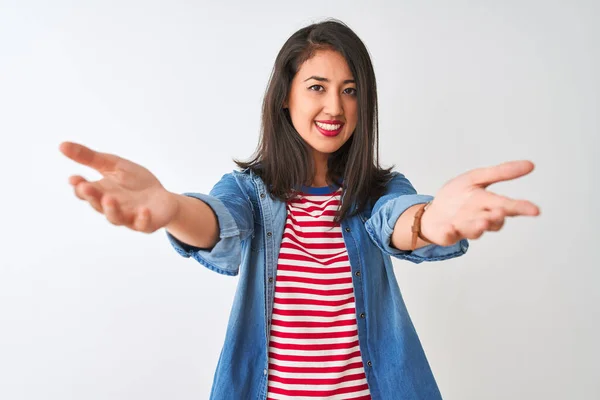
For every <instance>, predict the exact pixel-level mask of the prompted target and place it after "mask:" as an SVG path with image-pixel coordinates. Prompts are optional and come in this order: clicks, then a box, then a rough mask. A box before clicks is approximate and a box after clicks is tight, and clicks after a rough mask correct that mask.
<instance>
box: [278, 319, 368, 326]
mask: <svg viewBox="0 0 600 400" xmlns="http://www.w3.org/2000/svg"><path fill="white" fill-rule="evenodd" d="M271 324H272V325H277V326H283V327H286V328H335V327H340V326H352V325H355V324H356V321H354V320H353V319H343V320H341V321H326V322H320V321H281V320H278V319H273V320H272V321H271Z"/></svg>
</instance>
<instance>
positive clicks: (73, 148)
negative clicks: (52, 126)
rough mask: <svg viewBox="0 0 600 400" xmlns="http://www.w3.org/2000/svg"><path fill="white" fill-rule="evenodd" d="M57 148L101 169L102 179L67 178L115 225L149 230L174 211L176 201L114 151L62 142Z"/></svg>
mask: <svg viewBox="0 0 600 400" xmlns="http://www.w3.org/2000/svg"><path fill="white" fill-rule="evenodd" d="M60 151H61V152H62V153H63V154H64V155H65V156H67V157H68V158H70V159H71V160H73V161H75V162H77V163H79V164H83V165H86V166H88V167H91V168H93V169H95V170H96V171H98V172H100V173H101V174H102V176H103V178H102V179H100V180H99V181H95V182H90V181H87V180H86V179H85V178H83V177H81V176H79V175H73V176H71V177H70V178H69V183H70V184H71V185H72V186H73V188H74V190H75V195H76V196H77V197H79V198H80V199H82V200H85V201H87V202H89V203H90V205H91V206H92V207H93V208H94V209H95V210H96V211H98V212H99V213H102V214H104V215H105V216H106V219H107V220H108V221H109V222H111V223H112V224H114V225H123V226H126V227H128V228H130V229H133V230H135V231H140V232H145V233H152V232H154V231H156V230H158V229H160V228H162V227H164V226H166V225H167V224H168V223H169V222H170V221H171V219H172V218H173V217H174V215H175V214H176V212H177V201H176V200H175V199H174V198H173V196H172V193H170V192H168V191H167V190H166V189H165V188H164V187H163V186H162V185H161V183H160V182H159V181H158V179H157V178H156V177H155V176H154V175H153V174H152V173H151V172H150V171H148V170H147V169H146V168H144V167H142V166H141V165H138V164H135V163H133V162H131V161H129V160H126V159H124V158H121V157H119V156H116V155H114V154H107V153H100V152H97V151H94V150H92V149H90V148H88V147H85V146H83V145H80V144H77V143H72V142H63V143H61V145H60Z"/></svg>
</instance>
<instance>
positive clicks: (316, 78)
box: [304, 75, 356, 83]
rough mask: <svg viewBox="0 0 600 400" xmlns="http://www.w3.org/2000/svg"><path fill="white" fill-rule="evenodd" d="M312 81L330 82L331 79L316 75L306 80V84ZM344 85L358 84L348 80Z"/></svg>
mask: <svg viewBox="0 0 600 400" xmlns="http://www.w3.org/2000/svg"><path fill="white" fill-rule="evenodd" d="M311 79H314V80H315V81H319V82H329V79H327V78H323V77H322V76H315V75H313V76H311V77H310V78H308V79H305V80H304V82H306V81H308V80H311ZM343 83H356V82H354V79H346V80H345V81H344V82H343Z"/></svg>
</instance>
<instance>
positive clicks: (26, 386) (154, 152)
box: [0, 0, 600, 400]
mask: <svg viewBox="0 0 600 400" xmlns="http://www.w3.org/2000/svg"><path fill="white" fill-rule="evenodd" d="M550 3H551V4H550ZM599 16H600V5H599V4H598V2H595V1H569V2H567V1H562V2H546V1H541V0H540V1H534V0H526V1H516V0H512V1H503V2H497V1H490V0H488V1H478V2H476V1H464V0H459V1H453V2H445V1H430V2H427V4H424V2H418V1H404V2H392V1H389V2H379V3H377V2H374V1H369V2H365V1H356V2H350V1H336V2H327V3H324V2H321V1H303V2H296V3H293V4H292V3H288V2H282V1H272V2H270V3H268V2H265V1H254V2H242V1H238V2H221V3H219V4H218V5H217V4H216V2H208V1H206V2H201V1H196V2H191V1H166V0H164V1H134V0H121V1H100V0H96V1H86V2H83V1H77V2H75V1H66V0H56V1H53V2H51V4H50V3H48V2H43V1H8V0H0V151H1V154H2V156H1V157H0V179H1V182H2V189H1V195H0V201H1V209H2V211H3V212H2V222H3V224H2V225H3V226H2V231H1V233H0V235H1V241H0V247H1V249H2V252H1V256H0V324H1V325H0V398H1V399H6V400H22V399H27V400H33V399H35V400H37V399H52V400H55V399H56V400H58V399H61V400H66V399H86V400H95V399H111V400H117V399H119V400H120V399H123V400H125V399H144V400H154V399H204V398H208V394H209V390H210V386H211V383H212V375H213V371H214V368H215V365H216V362H217V358H218V355H219V351H220V348H221V345H222V342H223V338H224V332H225V327H226V322H227V318H228V314H229V309H230V306H231V302H232V298H233V293H234V290H235V286H236V283H237V279H236V278H231V277H225V276H220V275H217V274H215V273H213V272H211V271H209V270H207V269H205V268H204V267H202V266H201V265H200V264H197V263H196V262H195V261H193V260H190V259H184V258H182V257H180V256H178V255H177V254H176V253H175V252H174V251H173V250H171V248H170V245H169V244H168V242H167V239H166V236H165V234H164V231H159V232H156V233H155V234H152V235H145V234H141V233H135V232H131V231H128V230H126V229H125V228H117V227H114V226H112V225H111V224H110V223H108V222H107V221H106V220H105V219H104V217H103V216H101V215H100V214H98V213H96V212H95V211H94V210H93V209H92V208H91V207H90V206H89V205H88V204H86V203H84V202H82V201H80V200H78V199H77V198H76V197H75V196H74V195H73V192H72V190H71V187H70V186H69V185H68V183H67V179H68V176H69V175H71V174H82V175H84V176H86V177H88V178H93V179H97V178H98V175H97V174H96V173H94V172H93V171H91V170H88V169H86V168H83V167H79V166H77V165H75V164H74V163H73V162H71V161H70V160H68V159H66V158H65V157H64V156H62V154H60V153H59V151H58V145H59V144H60V142H61V141H63V140H72V141H77V142H81V143H84V144H86V145H88V146H90V147H92V148H94V149H97V150H101V151H107V152H112V153H116V154H119V155H121V156H124V157H126V158H129V159H132V160H134V161H136V162H138V163H140V164H142V165H144V166H146V167H148V168H149V169H150V170H151V171H153V172H154V173H155V174H156V175H157V176H158V177H159V179H161V181H162V183H163V184H164V185H165V186H166V187H167V188H168V189H169V190H171V191H174V192H184V191H199V192H208V191H209V190H210V189H211V187H212V185H213V184H214V183H215V182H216V181H217V180H218V179H219V178H220V177H221V175H223V174H224V173H226V172H229V171H231V170H232V169H233V168H234V164H233V162H232V161H231V158H232V157H242V158H246V157H248V156H250V155H251V153H252V151H253V150H254V148H255V145H256V143H257V139H258V133H259V121H260V103H261V99H262V95H263V93H264V90H265V87H266V83H267V79H268V77H269V74H270V71H271V68H272V64H273V61H274V59H275V56H276V54H277V52H278V51H279V48H280V47H281V45H283V43H284V41H285V40H286V39H287V38H288V37H289V36H290V35H291V34H292V33H293V32H294V31H296V30H297V29H299V28H300V27H302V26H304V25H306V24H308V23H311V22H313V21H318V20H320V19H321V18H323V17H335V18H339V19H341V20H342V21H344V22H346V23H347V24H349V25H350V27H351V28H353V29H354V30H355V31H356V33H357V34H358V35H359V36H360V37H361V38H362V39H363V41H364V42H365V43H366V45H367V47H368V48H369V51H370V52H371V54H372V57H373V62H374V64H375V69H376V74H377V79H378V85H379V100H380V123H381V158H382V162H383V164H384V165H391V164H396V166H397V170H399V171H401V172H403V173H405V174H406V175H407V177H408V178H409V179H410V180H411V181H412V182H413V184H414V185H415V187H416V188H417V190H418V191H419V192H422V193H428V194H435V192H436V191H437V189H438V188H440V187H441V185H442V184H443V183H444V182H445V181H447V180H448V179H450V178H451V177H453V176H455V175H457V174H459V173H461V172H463V171H466V170H468V169H471V168H475V167H479V166H484V165H492V164H496V163H499V162H502V161H507V160H512V159H522V158H526V159H530V160H532V161H534V162H535V163H536V170H535V171H534V172H533V173H532V174H531V175H529V176H527V177H525V178H523V179H521V180H518V181H514V182H506V183H502V184H498V185H495V186H492V189H493V190H496V191H497V192H499V193H501V194H504V195H509V196H514V197H517V198H526V199H529V200H532V201H534V202H535V203H537V204H538V205H539V206H540V208H541V211H542V215H541V216H540V217H539V218H537V219H526V218H523V219H518V220H510V221H508V222H507V224H506V225H505V227H504V229H503V230H502V231H501V232H499V233H492V234H486V235H484V236H483V238H482V239H480V240H478V241H473V242H472V243H471V249H470V250H469V252H468V254H467V255H465V256H464V257H461V258H458V259H454V260H450V261H446V262H439V263H423V264H420V265H414V264H411V263H408V262H399V261H395V263H396V272H397V275H398V280H399V283H400V286H401V289H402V291H403V294H404V297H405V301H406V303H407V306H408V308H409V311H410V313H411V315H412V317H413V321H414V323H415V325H416V327H417V330H418V332H419V335H420V337H421V340H422V342H423V345H424V347H425V350H426V352H427V354H428V357H429V361H430V363H431V366H432V369H433V371H434V373H435V375H436V378H437V381H438V384H439V386H440V390H441V392H442V394H443V396H444V398H445V399H447V400H480V399H486V400H505V399H512V400H517V399H518V400H521V399H523V400H526V399H527V400H529V399H544V400H554V399H556V400H558V399H590V400H591V399H598V398H600V383H599V379H598V378H600V376H599V367H598V359H599V358H600V345H599V344H598V340H597V339H598V337H600V326H599V322H598V321H599V318H600V291H599V290H598V281H599V278H600V272H599V269H600V257H599V256H598V253H597V251H598V244H597V240H598V239H599V238H600V234H599V233H600V232H599V229H598V225H599V223H600V218H599V211H598V205H597V201H598V195H599V194H600V193H599V190H598V186H597V183H598V172H600V168H599V164H600V163H599V161H598V159H597V158H595V157H593V156H594V155H595V152H597V149H598V141H599V140H598V135H599V127H600V124H599V111H600V99H599V93H600V78H599V74H598V71H600V50H599V49H600V28H599V27H598V20H599ZM594 149H596V150H594ZM594 175H595V177H594ZM594 178H595V179H594Z"/></svg>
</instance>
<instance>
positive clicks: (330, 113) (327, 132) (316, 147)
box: [286, 50, 358, 165]
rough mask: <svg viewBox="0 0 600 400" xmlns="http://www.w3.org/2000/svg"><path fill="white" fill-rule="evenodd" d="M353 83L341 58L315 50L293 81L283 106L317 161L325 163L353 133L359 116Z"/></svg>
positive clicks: (344, 61)
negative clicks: (287, 109)
mask: <svg viewBox="0 0 600 400" xmlns="http://www.w3.org/2000/svg"><path fill="white" fill-rule="evenodd" d="M357 104H358V103H357V98H356V83H355V82H354V77H353V76H352V73H351V72H350V68H349V67H348V64H347V63H346V60H345V59H344V57H343V56H342V55H341V54H340V53H338V52H336V51H334V50H318V51H317V52H315V54H314V55H313V57H312V58H310V59H308V60H307V61H305V62H304V63H303V64H302V65H301V66H300V68H299V70H298V72H297V73H296V75H295V76H294V79H293V80H292V85H291V88H290V92H289V95H288V101H287V102H286V107H287V108H289V112H290V117H291V119H292V124H293V125H294V128H295V129H296V131H297V132H298V133H299V134H300V136H301V137H302V139H304V141H305V142H306V143H307V144H308V145H309V146H310V147H311V148H312V149H313V156H314V157H315V161H316V163H317V164H321V165H322V164H323V162H324V163H325V164H326V162H327V158H328V157H329V155H330V154H331V153H333V152H335V151H336V150H338V149H339V148H340V147H342V145H343V144H344V143H346V141H348V139H349V138H350V137H351V136H352V134H353V133H354V129H355V127H356V121H357V119H358V112H357Z"/></svg>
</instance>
